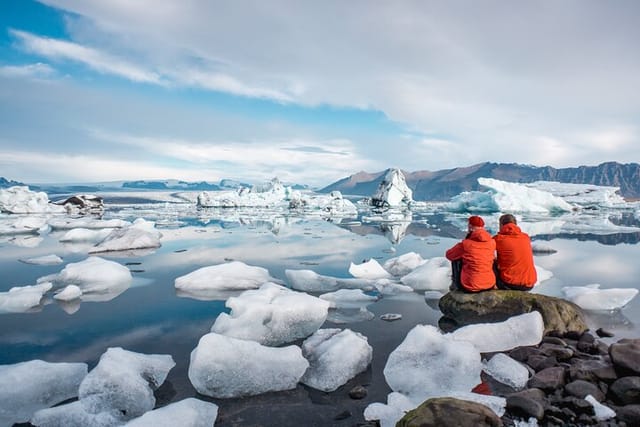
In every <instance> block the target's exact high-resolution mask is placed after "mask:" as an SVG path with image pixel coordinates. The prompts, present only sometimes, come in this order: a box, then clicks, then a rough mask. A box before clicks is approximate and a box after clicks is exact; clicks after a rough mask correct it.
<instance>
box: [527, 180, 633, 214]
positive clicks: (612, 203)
mask: <svg viewBox="0 0 640 427" xmlns="http://www.w3.org/2000/svg"><path fill="white" fill-rule="evenodd" d="M525 185H526V186H527V187H529V188H534V189H536V190H540V191H544V192H547V193H551V194H553V195H554V196H557V197H561V198H562V199H563V200H565V201H566V202H568V203H572V204H576V205H580V206H581V207H596V208H598V207H605V208H626V207H628V206H629V204H628V203H627V202H626V201H625V200H624V198H623V197H622V196H621V195H620V194H619V193H620V187H608V186H601V185H593V184H569V183H561V182H554V181H536V182H531V183H527V184H525Z"/></svg>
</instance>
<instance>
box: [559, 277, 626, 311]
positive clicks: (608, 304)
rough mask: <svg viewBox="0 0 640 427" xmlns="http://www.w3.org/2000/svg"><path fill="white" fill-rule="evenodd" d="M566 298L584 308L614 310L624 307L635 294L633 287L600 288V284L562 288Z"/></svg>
mask: <svg viewBox="0 0 640 427" xmlns="http://www.w3.org/2000/svg"><path fill="white" fill-rule="evenodd" d="M562 292H563V293H564V296H565V298H566V299H568V300H569V301H571V302H572V303H574V304H576V305H578V306H580V307H581V308H582V309H584V310H616V309H619V308H622V307H624V306H625V305H627V304H628V303H629V301H631V300H632V299H633V298H634V297H635V296H636V295H637V294H638V290H637V289H634V288H610V289H600V284H598V283H594V284H591V285H586V286H568V287H564V288H562Z"/></svg>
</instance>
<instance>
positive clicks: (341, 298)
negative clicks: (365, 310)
mask: <svg viewBox="0 0 640 427" xmlns="http://www.w3.org/2000/svg"><path fill="white" fill-rule="evenodd" d="M319 298H320V299H322V300H325V301H329V304H330V307H331V308H355V307H362V306H366V305H369V304H371V303H373V302H376V301H378V297H376V296H373V295H367V294H365V293H364V291H363V290H362V289H339V290H337V291H335V292H328V293H326V294H322V295H320V296H319Z"/></svg>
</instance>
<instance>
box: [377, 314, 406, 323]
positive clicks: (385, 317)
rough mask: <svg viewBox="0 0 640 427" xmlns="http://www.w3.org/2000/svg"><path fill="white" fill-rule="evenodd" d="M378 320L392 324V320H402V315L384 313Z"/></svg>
mask: <svg viewBox="0 0 640 427" xmlns="http://www.w3.org/2000/svg"><path fill="white" fill-rule="evenodd" d="M380 319H382V320H386V321H387V322H393V321H394V320H400V319H402V314H400V313H385V314H383V315H381V316H380Z"/></svg>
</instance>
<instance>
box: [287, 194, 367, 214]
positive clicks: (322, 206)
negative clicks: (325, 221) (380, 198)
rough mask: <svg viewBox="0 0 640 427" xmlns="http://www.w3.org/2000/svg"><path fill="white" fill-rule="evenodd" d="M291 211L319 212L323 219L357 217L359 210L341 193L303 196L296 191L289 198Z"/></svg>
mask: <svg viewBox="0 0 640 427" xmlns="http://www.w3.org/2000/svg"><path fill="white" fill-rule="evenodd" d="M289 209H295V210H302V211H303V212H305V213H312V212H314V211H316V212H319V213H320V214H321V216H322V217H335V216H345V215H354V216H355V215H357V214H358V208H356V206H355V205H354V204H353V203H352V202H351V201H350V200H347V199H345V198H343V197H342V193H340V192H339V191H332V192H330V193H329V194H328V195H326V194H310V195H309V194H302V193H300V192H297V191H294V192H292V193H291V195H290V197H289Z"/></svg>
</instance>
